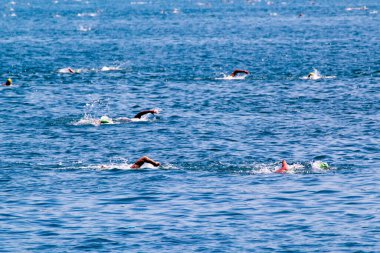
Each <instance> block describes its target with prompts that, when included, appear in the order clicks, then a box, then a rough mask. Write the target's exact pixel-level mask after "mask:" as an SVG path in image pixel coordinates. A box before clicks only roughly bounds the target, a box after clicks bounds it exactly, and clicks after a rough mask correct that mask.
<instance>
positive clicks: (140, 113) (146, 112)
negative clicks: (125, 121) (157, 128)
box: [133, 110, 154, 119]
mask: <svg viewBox="0 0 380 253" xmlns="http://www.w3.org/2000/svg"><path fill="white" fill-rule="evenodd" d="M148 113H154V111H153V110H147V111H142V112H139V113H138V114H136V115H135V116H134V117H133V118H135V119H136V118H137V119H140V118H141V117H142V116H143V115H145V114H148Z"/></svg>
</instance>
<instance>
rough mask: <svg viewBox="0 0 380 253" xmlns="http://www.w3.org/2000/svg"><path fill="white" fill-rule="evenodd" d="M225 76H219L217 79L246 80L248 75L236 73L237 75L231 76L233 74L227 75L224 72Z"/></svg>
mask: <svg viewBox="0 0 380 253" xmlns="http://www.w3.org/2000/svg"><path fill="white" fill-rule="evenodd" d="M223 75H224V76H223V77H217V78H215V80H244V79H245V78H246V77H247V75H236V76H231V75H226V74H223Z"/></svg>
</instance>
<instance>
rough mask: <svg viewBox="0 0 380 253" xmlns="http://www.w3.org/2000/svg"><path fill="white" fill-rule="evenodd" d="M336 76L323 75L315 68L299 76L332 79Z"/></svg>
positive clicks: (310, 78) (313, 78) (305, 78)
mask: <svg viewBox="0 0 380 253" xmlns="http://www.w3.org/2000/svg"><path fill="white" fill-rule="evenodd" d="M334 78H336V76H323V75H321V73H320V72H319V71H318V70H317V69H313V72H310V73H309V74H308V75H306V76H303V77H301V78H300V79H302V80H319V79H334Z"/></svg>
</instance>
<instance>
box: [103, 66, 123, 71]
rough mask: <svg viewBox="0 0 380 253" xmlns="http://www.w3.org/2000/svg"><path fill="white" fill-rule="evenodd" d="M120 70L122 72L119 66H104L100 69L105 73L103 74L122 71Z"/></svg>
mask: <svg viewBox="0 0 380 253" xmlns="http://www.w3.org/2000/svg"><path fill="white" fill-rule="evenodd" d="M120 70H121V68H120V67H118V66H103V67H102V68H101V69H100V71H103V72H105V71H120Z"/></svg>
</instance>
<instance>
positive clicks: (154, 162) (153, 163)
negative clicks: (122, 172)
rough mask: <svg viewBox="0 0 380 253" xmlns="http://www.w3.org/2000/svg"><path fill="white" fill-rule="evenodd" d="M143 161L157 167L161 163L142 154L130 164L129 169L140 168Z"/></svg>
mask: <svg viewBox="0 0 380 253" xmlns="http://www.w3.org/2000/svg"><path fill="white" fill-rule="evenodd" d="M144 163H150V164H152V165H153V166H154V167H158V166H160V165H161V164H160V163H159V162H156V161H154V160H152V159H151V158H149V157H147V156H143V157H140V158H139V159H138V160H137V161H136V162H135V163H134V164H132V166H131V169H139V168H141V166H143V165H144Z"/></svg>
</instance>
